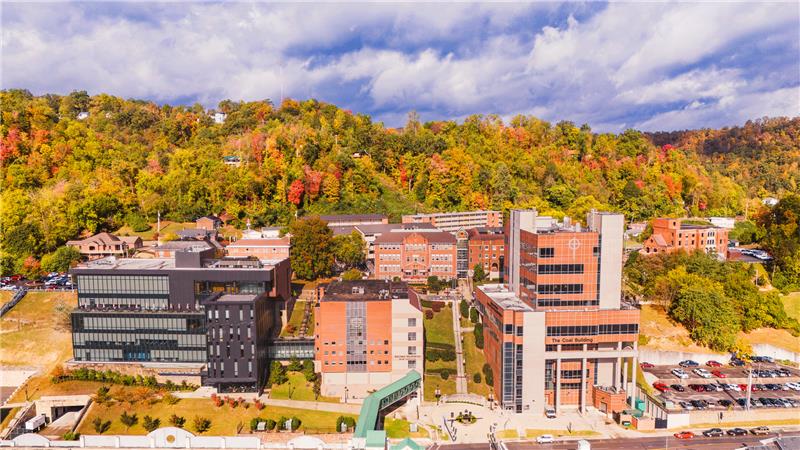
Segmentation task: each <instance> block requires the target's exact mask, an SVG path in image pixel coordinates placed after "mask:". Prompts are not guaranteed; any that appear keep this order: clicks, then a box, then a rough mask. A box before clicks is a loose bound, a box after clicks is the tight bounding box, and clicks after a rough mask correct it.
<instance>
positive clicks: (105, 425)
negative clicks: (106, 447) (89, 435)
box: [92, 417, 111, 434]
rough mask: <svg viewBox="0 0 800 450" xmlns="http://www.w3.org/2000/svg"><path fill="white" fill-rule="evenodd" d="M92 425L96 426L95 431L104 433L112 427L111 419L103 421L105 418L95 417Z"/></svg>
mask: <svg viewBox="0 0 800 450" xmlns="http://www.w3.org/2000/svg"><path fill="white" fill-rule="evenodd" d="M92 427H93V428H94V431H95V433H97V434H103V433H105V432H106V431H108V429H109V428H111V421H110V420H106V421H103V419H101V418H99V417H95V418H94V420H93V421H92Z"/></svg>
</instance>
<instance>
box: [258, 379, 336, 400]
mask: <svg viewBox="0 0 800 450" xmlns="http://www.w3.org/2000/svg"><path fill="white" fill-rule="evenodd" d="M286 375H287V377H288V378H289V381H287V382H286V383H283V384H281V385H273V386H272V389H271V390H270V393H269V398H274V399H281V400H302V401H307V402H314V401H316V402H328V403H339V398H338V397H325V396H319V398H314V384H313V383H309V382H308V381H306V378H305V376H303V374H302V373H300V372H289V373H287V374H286Z"/></svg>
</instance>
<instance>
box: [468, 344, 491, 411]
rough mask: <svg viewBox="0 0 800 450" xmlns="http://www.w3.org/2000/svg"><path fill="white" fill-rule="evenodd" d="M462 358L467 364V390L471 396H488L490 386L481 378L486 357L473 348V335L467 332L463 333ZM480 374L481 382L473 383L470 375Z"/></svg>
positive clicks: (476, 348)
mask: <svg viewBox="0 0 800 450" xmlns="http://www.w3.org/2000/svg"><path fill="white" fill-rule="evenodd" d="M464 358H465V359H466V363H467V369H466V370H467V373H466V375H467V390H468V391H469V392H472V393H473V394H478V395H482V396H484V397H488V396H489V392H490V391H491V389H492V388H491V386H489V385H487V384H486V379H485V378H484V376H483V365H484V364H486V356H485V355H484V354H483V350H481V349H479V348H478V347H476V346H475V333H473V332H472V331H468V332H466V333H464ZM476 373H479V374H481V382H480V383H475V381H473V379H472V375H473V374H476Z"/></svg>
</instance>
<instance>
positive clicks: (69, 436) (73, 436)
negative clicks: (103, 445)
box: [61, 431, 81, 441]
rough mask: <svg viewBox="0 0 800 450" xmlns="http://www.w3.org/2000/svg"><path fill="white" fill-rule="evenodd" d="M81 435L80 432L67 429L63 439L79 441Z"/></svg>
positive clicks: (62, 436)
mask: <svg viewBox="0 0 800 450" xmlns="http://www.w3.org/2000/svg"><path fill="white" fill-rule="evenodd" d="M80 437H81V434H80V433H75V432H73V431H67V432H66V433H64V434H62V435H61V439H63V440H65V441H77V440H78V439H80Z"/></svg>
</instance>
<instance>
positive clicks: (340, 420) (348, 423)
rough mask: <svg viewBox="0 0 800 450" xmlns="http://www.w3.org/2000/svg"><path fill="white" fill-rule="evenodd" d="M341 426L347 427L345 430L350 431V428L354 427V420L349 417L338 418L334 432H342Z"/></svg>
mask: <svg viewBox="0 0 800 450" xmlns="http://www.w3.org/2000/svg"><path fill="white" fill-rule="evenodd" d="M342 424H345V425H346V426H347V429H348V430H349V429H351V428H353V427H355V426H356V420H355V419H353V418H352V417H350V416H339V417H338V418H336V431H337V432H341V431H342Z"/></svg>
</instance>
